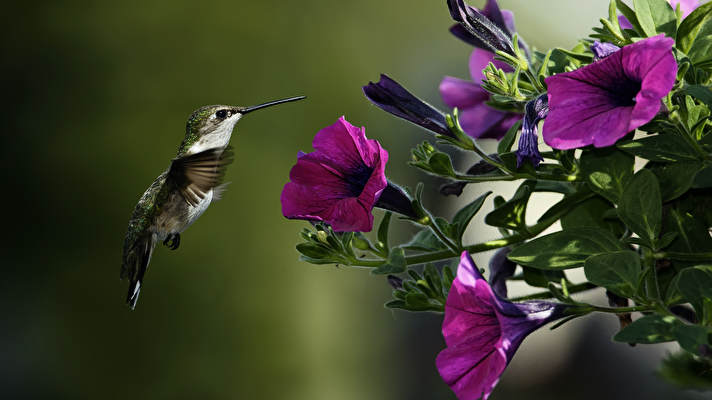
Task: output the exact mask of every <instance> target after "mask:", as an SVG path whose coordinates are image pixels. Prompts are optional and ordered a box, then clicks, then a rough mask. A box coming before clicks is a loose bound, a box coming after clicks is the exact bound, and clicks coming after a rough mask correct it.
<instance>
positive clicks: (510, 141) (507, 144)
mask: <svg viewBox="0 0 712 400" xmlns="http://www.w3.org/2000/svg"><path fill="white" fill-rule="evenodd" d="M521 126H522V121H517V122H516V123H515V124H514V125H512V127H511V128H509V130H508V131H507V134H505V135H504V137H503V138H502V140H500V141H499V144H498V145H497V153H499V154H504V153H509V152H510V151H512V146H513V145H514V140H515V139H516V138H517V132H519V128H521Z"/></svg>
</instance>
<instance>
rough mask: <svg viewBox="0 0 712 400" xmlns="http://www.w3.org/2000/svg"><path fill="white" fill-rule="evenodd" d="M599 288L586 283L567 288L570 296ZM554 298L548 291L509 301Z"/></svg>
mask: <svg viewBox="0 0 712 400" xmlns="http://www.w3.org/2000/svg"><path fill="white" fill-rule="evenodd" d="M597 287H598V286H596V285H594V284H593V283H589V282H584V283H579V284H576V285H569V286H567V289H568V292H569V295H571V294H574V293H580V292H585V291H588V290H592V289H596V288H597ZM553 297H554V295H553V294H551V292H550V291H548V290H547V291H545V292H539V293H533V294H528V295H526V296H519V297H514V298H512V299H509V300H510V301H526V300H542V299H551V298H553Z"/></svg>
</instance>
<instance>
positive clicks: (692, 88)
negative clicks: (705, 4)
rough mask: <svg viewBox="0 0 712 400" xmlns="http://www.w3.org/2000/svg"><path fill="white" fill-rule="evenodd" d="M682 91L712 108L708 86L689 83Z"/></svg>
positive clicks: (711, 93)
mask: <svg viewBox="0 0 712 400" xmlns="http://www.w3.org/2000/svg"><path fill="white" fill-rule="evenodd" d="M710 4H712V3H710ZM682 93H684V94H686V95H690V96H692V97H694V98H696V99H697V100H699V101H701V102H703V103H705V104H706V105H707V107H709V108H712V90H710V89H709V88H708V87H707V86H702V85H688V86H685V88H684V89H682Z"/></svg>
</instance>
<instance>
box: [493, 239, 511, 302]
mask: <svg viewBox="0 0 712 400" xmlns="http://www.w3.org/2000/svg"><path fill="white" fill-rule="evenodd" d="M511 251H512V249H510V248H509V247H505V248H502V249H499V250H497V252H496V253H494V255H493V256H492V258H491V259H490V263H489V270H490V279H489V281H490V285H491V286H492V290H493V291H494V293H495V294H497V296H499V297H501V298H503V299H506V298H507V279H509V278H511V277H512V275H514V271H515V270H516V269H517V264H516V263H515V262H513V261H510V260H509V258H507V255H508V254H509V253H510V252H511Z"/></svg>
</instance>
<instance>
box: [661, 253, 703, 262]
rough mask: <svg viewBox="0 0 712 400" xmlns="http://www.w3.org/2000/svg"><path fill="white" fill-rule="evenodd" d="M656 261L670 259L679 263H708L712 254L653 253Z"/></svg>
mask: <svg viewBox="0 0 712 400" xmlns="http://www.w3.org/2000/svg"><path fill="white" fill-rule="evenodd" d="M653 256H654V257H655V258H657V259H661V258H671V259H673V260H679V261H692V262H695V261H700V262H710V260H712V253H680V252H675V251H668V252H661V253H655V254H654V255H653Z"/></svg>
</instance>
